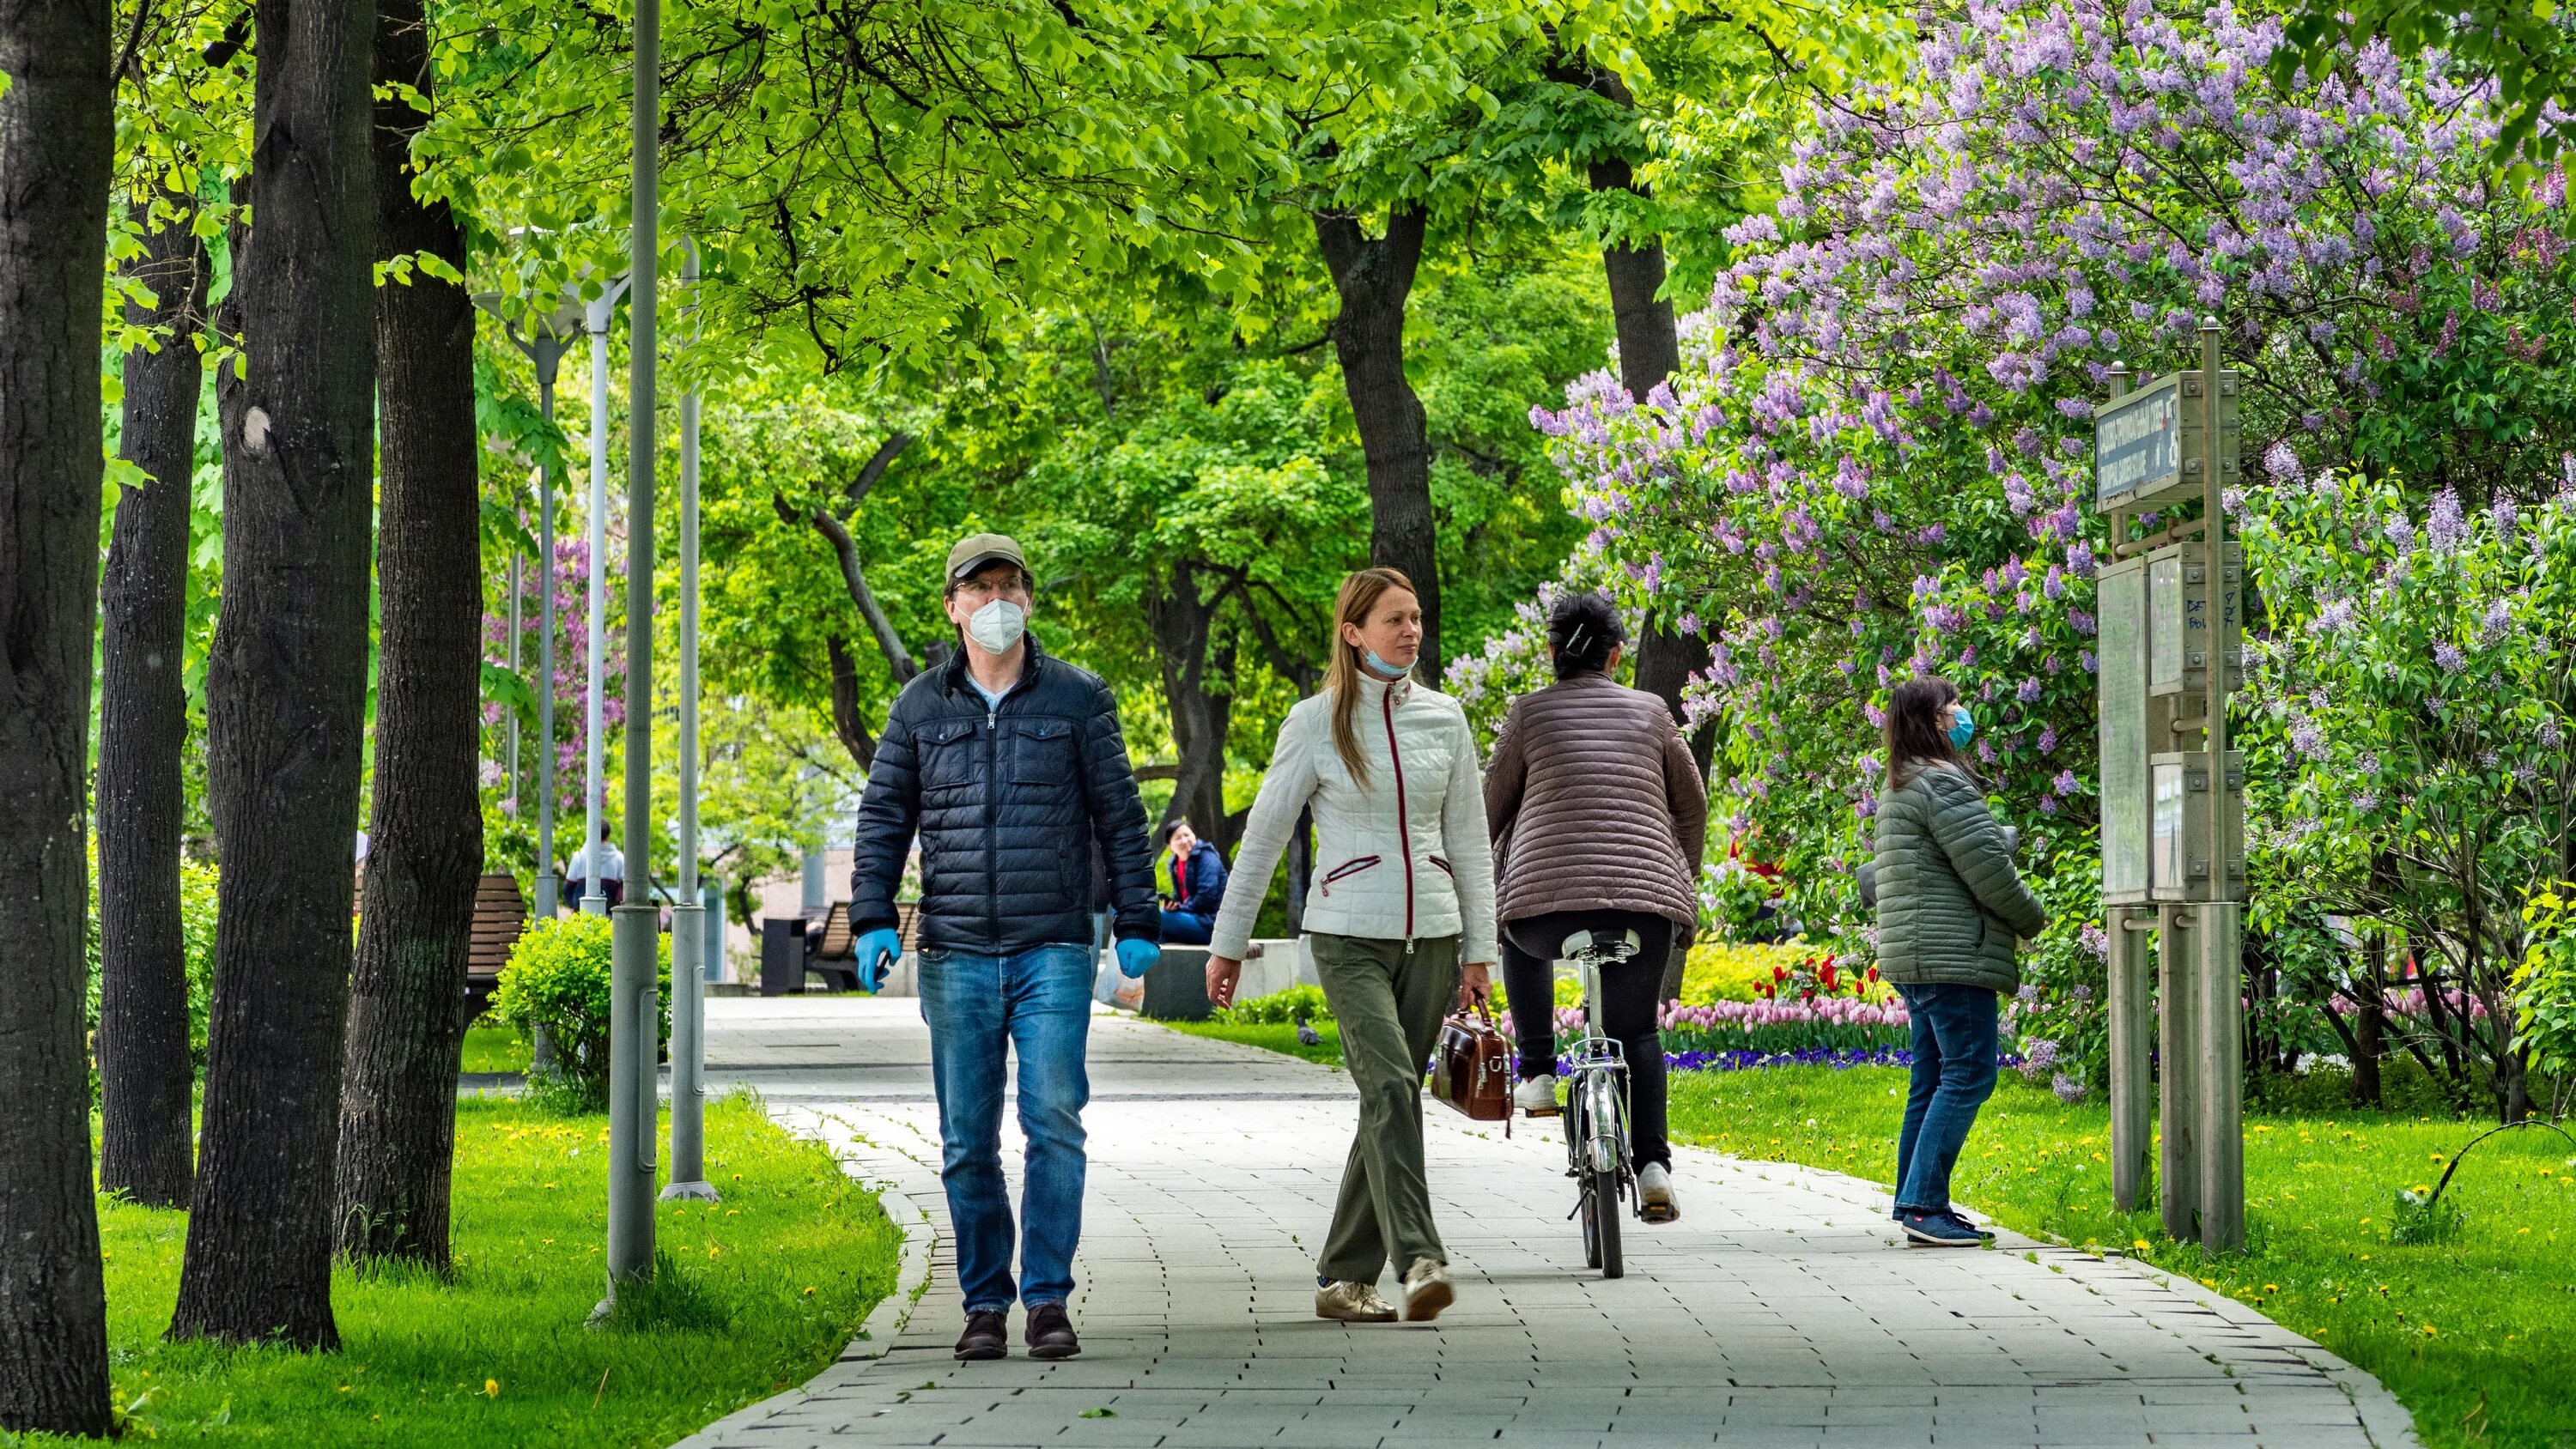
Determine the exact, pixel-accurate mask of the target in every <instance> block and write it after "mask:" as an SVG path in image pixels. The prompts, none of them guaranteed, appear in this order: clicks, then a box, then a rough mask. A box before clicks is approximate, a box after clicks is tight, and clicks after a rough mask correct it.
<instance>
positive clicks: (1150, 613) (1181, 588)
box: [1145, 563, 1237, 855]
mask: <svg viewBox="0 0 2576 1449" xmlns="http://www.w3.org/2000/svg"><path fill="white" fill-rule="evenodd" d="M1223 597H1224V595H1223V592H1222V591H1218V592H1216V593H1212V594H1207V595H1205V596H1202V591H1201V589H1200V587H1199V570H1198V569H1197V568H1196V567H1195V566H1193V565H1190V564H1186V563H1184V564H1181V565H1179V566H1178V567H1176V568H1175V569H1173V571H1172V578H1171V583H1170V585H1169V586H1168V587H1167V588H1161V589H1156V590H1154V591H1152V592H1151V593H1150V594H1149V595H1148V596H1147V598H1146V600H1145V622H1146V624H1147V626H1148V627H1149V628H1150V629H1151V630H1152V632H1153V637H1154V656H1155V661H1156V662H1157V663H1158V664H1159V665H1160V666H1161V668H1162V674H1163V698H1164V700H1165V702H1166V703H1167V704H1168V705H1169V706H1170V708H1171V711H1172V745H1173V749H1174V750H1175V752H1176V753H1177V754H1178V755H1179V756H1180V772H1179V774H1178V775H1177V776H1176V777H1175V778H1174V780H1173V783H1172V802H1171V804H1170V805H1169V806H1168V807H1166V808H1165V810H1164V811H1163V819H1164V820H1165V821H1166V822H1167V823H1168V822H1169V821H1172V820H1175V819H1181V818H1187V819H1188V820H1189V821H1190V823H1191V824H1192V825H1193V826H1195V827H1196V828H1197V830H1198V833H1199V834H1200V835H1201V836H1202V837H1203V838H1205V839H1206V840H1207V841H1208V842H1209V843H1210V844H1212V845H1214V846H1215V847H1216V848H1217V849H1218V850H1219V851H1222V852H1224V853H1226V854H1229V855H1231V854H1232V853H1233V852H1234V841H1235V836H1236V834H1237V832H1236V830H1235V827H1234V824H1233V821H1232V820H1231V819H1230V818H1229V817H1228V816H1227V814H1226V812H1225V737H1226V730H1227V727H1228V726H1229V724H1230V723H1231V721H1232V718H1233V713H1234V700H1233V697H1232V696H1231V695H1226V694H1216V693H1212V692H1211V691H1210V690H1209V688H1208V683H1209V680H1210V679H1211V678H1212V677H1213V678H1216V679H1224V680H1230V679H1232V677H1233V675H1234V658H1233V655H1234V651H1233V648H1232V646H1231V645H1219V646H1216V648H1217V652H1218V653H1220V654H1221V655H1222V658H1221V659H1220V660H1219V661H1217V667H1216V669H1215V670H1214V671H1213V673H1211V671H1210V669H1209V664H1210V660H1209V654H1210V651H1211V646H1212V644H1214V642H1215V641H1213V640H1212V639H1211V637H1210V633H1211V627H1212V626H1213V625H1214V623H1215V621H1216V611H1217V605H1218V603H1219V602H1220V601H1221V600H1222V598H1223Z"/></svg>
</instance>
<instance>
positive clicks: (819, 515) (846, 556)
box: [769, 431, 948, 773]
mask: <svg viewBox="0 0 2576 1449" xmlns="http://www.w3.org/2000/svg"><path fill="white" fill-rule="evenodd" d="M910 446H912V435H911V434H910V433H906V432H900V431H898V432H894V433H889V434H887V435H886V440H885V441H884V442H882V443H879V444H878V445H877V450H876V452H875V453H873V454H871V455H870V456H869V458H868V461H867V463H866V464H865V465H864V466H862V467H861V468H860V469H859V471H858V473H857V474H856V475H855V476H853V477H852V478H851V479H850V481H849V484H848V486H847V487H845V488H844V489H843V490H842V498H841V507H840V509H839V511H838V512H834V511H833V510H831V509H826V508H815V509H809V510H807V511H806V512H804V513H802V514H800V513H798V512H797V510H796V508H795V506H794V505H792V504H790V503H789V502H788V501H787V495H786V494H784V493H772V494H770V495H769V506H770V509H771V510H772V511H773V512H775V513H776V514H777V515H778V518H779V521H780V522H782V523H787V524H795V523H800V522H801V523H806V524H809V525H811V526H812V527H813V529H814V531H815V532H816V533H819V534H821V535H823V541H824V542H825V543H828V544H830V545H831V546H832V557H833V560H834V561H835V562H837V563H838V564H839V565H840V568H841V587H842V588H843V589H844V590H845V591H847V592H848V594H849V596H850V603H851V605H852V607H854V608H856V609H857V610H858V611H859V618H860V620H861V622H863V623H865V624H866V625H867V626H868V634H869V637H871V638H873V639H874V640H875V641H876V646H877V653H878V654H879V655H881V656H883V657H884V659H885V663H886V672H887V673H888V674H891V675H893V676H894V682H895V687H896V688H898V689H900V688H902V687H903V686H904V685H906V684H909V683H911V682H912V680H913V677H914V676H915V675H917V674H919V673H921V671H922V670H924V669H937V668H939V667H941V666H942V665H944V664H946V663H947V662H948V649H947V647H946V646H945V645H942V644H937V643H933V644H932V645H931V646H930V647H929V648H927V649H925V650H923V651H922V657H921V658H920V659H918V660H916V659H914V658H913V656H912V651H911V650H909V649H907V648H905V647H904V643H903V634H902V632H901V631H900V630H898V629H896V628H895V626H894V619H893V618H892V616H890V615H888V614H887V613H886V611H885V607H884V606H883V605H881V604H879V603H878V602H877V596H876V591H875V590H873V589H870V588H869V587H868V575H867V570H866V569H865V568H864V567H862V566H861V565H860V563H859V544H858V540H857V539H855V538H852V537H851V536H850V529H849V520H850V518H851V516H852V515H854V514H856V513H857V512H858V511H859V505H860V504H862V503H864V502H866V501H867V497H868V493H869V491H870V490H871V489H873V488H875V487H876V486H877V480H878V479H880V478H882V477H884V476H885V471H886V469H887V468H888V467H890V466H892V464H893V463H894V460H895V458H896V456H897V455H899V454H900V453H902V452H903V450H904V449H906V448H908V447H910ZM823 649H824V654H825V662H826V663H827V664H828V665H829V666H830V668H831V673H832V733H833V735H834V736H835V737H836V738H838V739H839V740H840V742H841V748H842V749H845V750H847V751H849V753H850V758H851V760H852V761H854V762H856V763H857V765H858V767H859V769H860V771H861V772H862V773H865V772H866V771H867V770H868V769H870V768H871V767H873V766H874V765H875V764H876V758H877V737H876V735H875V734H874V733H873V732H871V731H870V730H869V729H868V722H867V720H866V719H865V718H863V717H862V716H861V715H860V712H859V661H858V657H857V656H856V655H855V654H853V653H851V651H850V640H849V636H847V635H845V634H833V635H830V636H829V637H827V638H825V639H824V641H823Z"/></svg>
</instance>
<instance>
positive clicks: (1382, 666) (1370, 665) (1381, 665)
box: [1360, 649, 1410, 680]
mask: <svg viewBox="0 0 2576 1449" xmlns="http://www.w3.org/2000/svg"><path fill="white" fill-rule="evenodd" d="M1360 664H1361V665H1362V666H1363V667H1365V668H1366V669H1367V670H1368V672H1369V673H1371V674H1374V675H1376V676H1377V677H1378V678H1380V679H1386V680H1395V679H1402V678H1403V677H1404V676H1405V675H1406V674H1407V673H1408V672H1410V671H1409V667H1407V666H1400V665H1394V664H1389V663H1387V662H1386V661H1385V660H1383V659H1380V658H1378V657H1377V651H1376V650H1374V649H1362V650H1361V651H1360Z"/></svg>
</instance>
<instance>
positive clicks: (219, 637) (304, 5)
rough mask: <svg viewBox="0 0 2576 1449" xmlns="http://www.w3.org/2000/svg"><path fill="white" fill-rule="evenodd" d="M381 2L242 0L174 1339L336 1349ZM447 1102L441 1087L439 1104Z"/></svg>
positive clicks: (372, 380) (370, 445)
mask: <svg viewBox="0 0 2576 1449" xmlns="http://www.w3.org/2000/svg"><path fill="white" fill-rule="evenodd" d="M375 15H376V7H375V5H374V3H373V0H331V3H323V0H258V7H257V11H256V16H257V20H256V24H257V29H258V34H259V73H258V78H257V81H256V84H255V86H254V90H253V101H252V121H253V132H254V135H255V136H256V138H257V139H256V141H255V143H254V145H253V147H252V151H251V174H250V180H249V184H248V186H247V187H246V191H247V193H248V196H249V199H250V202H251V214H252V216H253V218H254V225H253V226H252V227H251V230H250V233H249V237H248V239H247V243H246V245H245V247H244V249H243V251H242V253H240V265H239V270H238V271H237V272H236V274H235V280H234V299H235V301H236V302H237V304H238V306H239V309H240V317H241V327H242V343H243V346H244V349H245V352H246V354H247V357H248V361H249V376H248V377H247V378H246V379H245V380H243V381H242V383H241V384H240V385H239V387H238V389H237V393H238V398H239V401H238V404H237V405H236V406H234V407H228V408H227V409H225V431H224V598H223V611H222V613H221V614H220V615H219V616H218V618H217V620H216V626H215V642H214V649H213V654H212V657H211V658H210V659H209V660H208V666H207V683H206V715H207V719H206V724H207V752H206V753H207V761H206V773H207V796H208V800H209V803H210V806H211V812H212V814H213V817H214V827H215V851H216V858H217V860H218V861H219V862H220V864H221V866H222V870H223V875H222V881H221V884H220V886H219V887H218V889H217V895H216V908H217V917H216V929H215V938H216V939H215V993H214V1019H213V1024H212V1028H211V1039H210V1041H209V1042H208V1048H207V1062H206V1088H205V1111H204V1128H203V1134H202V1140H201V1152H200V1155H199V1161H198V1178H197V1196H196V1206H195V1208H194V1209H193V1210H192V1211H191V1213H190V1214H189V1218H188V1247H187V1256H186V1260H185V1263H184V1265H183V1267H182V1269H181V1272H180V1277H179V1301H178V1308H177V1311H176V1313H175V1314H174V1315H173V1318H172V1321H171V1325H170V1333H171V1336H172V1337H174V1338H180V1339H189V1338H213V1339H222V1340H227V1341H234V1342H254V1341H261V1342H265V1341H274V1342H279V1343H283V1344H286V1345H290V1346H294V1347H300V1348H335V1347H337V1346H338V1343H339V1329H338V1327H337V1325H336V1324H335V1323H334V1321H333V1319H332V1315H331V1249H332V1234H331V1218H332V1184H333V1180H334V1175H335V1174H334V1161H335V1159H336V1158H337V1156H338V1133H339V1118H340V1072H341V1049H342V1043H343V1041H344V1039H345V1032H344V1027H345V1021H344V1018H345V1015H346V1012H347V1009H348V994H349V968H350V950H349V944H350V943H349V915H350V909H349V908H350V898H351V877H352V874H353V872H352V870H351V869H350V866H349V864H348V862H349V861H350V859H351V857H350V855H349V853H348V852H349V851H350V848H351V842H353V841H354V839H355V836H356V832H357V824H358V770H359V747H360V738H359V736H360V726H361V721H362V718H363V710H364V705H365V699H366V665H367V564H368V558H367V553H368V543H369V538H368V522H369V508H370V504H371V503H372V502H373V499H372V496H371V495H372V492H373V490H372V486H371V484H372V481H373V471H374V470H373V463H374V456H375V454H374V443H375V437H374V428H373V426H372V424H373V421H374V402H375V385H376V356H375V351H376V340H375V294H374V292H375V289H374V286H373V280H372V276H371V269H372V267H373V264H374V261H375V255H376V249H375V233H376V213H375V184H374V176H373V166H374V158H373V155H372V154H371V152H370V150H369V147H368V130H369V122H370V119H371V114H372V113H371V105H370V99H369V89H368V82H369V78H370V73H371V70H372V66H371V61H372V58H373V53H374V41H375V29H376V26H375ZM442 1085H444V1084H442Z"/></svg>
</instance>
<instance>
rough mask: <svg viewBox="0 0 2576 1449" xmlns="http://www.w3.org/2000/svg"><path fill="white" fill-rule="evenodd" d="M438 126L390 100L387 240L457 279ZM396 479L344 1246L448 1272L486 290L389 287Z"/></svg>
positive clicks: (350, 1073) (419, 70) (402, 28)
mask: <svg viewBox="0 0 2576 1449" xmlns="http://www.w3.org/2000/svg"><path fill="white" fill-rule="evenodd" d="M376 79H377V82H378V83H379V84H381V85H396V86H401V85H407V86H410V87H411V88H413V89H415V90H416V91H417V92H418V93H419V94H420V96H421V97H422V98H423V99H424V100H426V99H427V98H428V96H429V94H430V85H431V76H430V70H429V25H428V19H427V16H426V14H425V13H424V7H423V3H422V0H379V5H378V9H377V14H376ZM427 119H428V118H427V117H426V116H425V115H424V114H422V112H420V111H418V110H415V109H413V107H412V104H411V102H410V101H409V100H407V99H404V98H402V97H401V96H400V95H399V93H397V94H396V95H394V96H391V97H387V98H383V99H379V100H378V101H377V102H376V129H375V149H376V219H377V225H378V228H379V231H378V233H377V239H376V250H377V252H378V254H379V255H383V256H400V255H405V254H410V253H419V252H425V253H428V254H429V255H431V256H435V257H438V258H440V259H442V260H444V261H445V262H447V264H448V265H450V266H452V267H454V268H456V269H457V270H458V271H459V272H462V271H463V270H464V269H465V234H464V230H463V229H462V228H461V227H459V226H458V225H457V223H456V218H455V216H454V215H453V213H451V212H450V211H449V209H448V206H447V203H445V202H443V201H439V202H424V201H422V200H420V199H419V198H418V197H416V196H414V195H413V194H412V185H411V182H412V168H411V137H412V136H413V135H414V134H415V133H416V132H418V131H419V129H420V128H421V126H422V124H423V123H424V122H425V121H426V120H427ZM376 350H377V357H378V367H379V372H378V383H377V388H378V396H379V398H380V402H379V404H378V406H379V408H380V410H381V418H382V420H381V423H380V425H379V426H380V428H381V430H382V434H383V444H382V446H383V456H384V482H383V496H382V501H381V505H380V506H381V507H382V508H383V510H384V519H383V526H382V528H381V529H380V537H381V540H382V541H381V543H380V544H379V545H378V558H377V564H376V569H377V596H378V604H377V611H378V618H379V620H380V621H381V622H380V624H379V629H380V631H381V637H380V641H379V643H378V646H377V656H376V658H377V664H376V668H377V673H376V770H375V801H374V809H373V812H372V816H371V819H370V821H369V826H368V831H367V874H366V883H365V897H364V900H365V906H364V909H362V910H361V911H360V912H359V915H358V921H359V925H358V968H357V973H356V975H355V976H354V977H353V978H352V979H351V981H350V997H349V1055H348V1068H347V1072H346V1075H345V1076H344V1077H343V1079H342V1082H341V1100H340V1161H339V1195H338V1202H337V1212H338V1227H339V1243H340V1251H341V1253H342V1254H344V1255H345V1256H347V1257H349V1258H350V1259H352V1260H353V1261H358V1262H366V1261H370V1260H374V1259H383V1258H394V1259H403V1260H407V1261H410V1262H415V1263H419V1264H422V1265H424V1266H426V1267H428V1268H431V1269H433V1270H435V1271H438V1272H442V1273H443V1272H445V1271H446V1269H447V1261H448V1259H447V1228H448V1202H447V1188H448V1178H449V1175H450V1169H451V1167H452V1165H453V1163H454V1161H455V1156H456V1073H457V1069H458V1067H459V1065H460V1064H461V1059H462V1057H463V1054H464V1048H465V1017H464V1005H465V964H466V956H467V954H468V951H469V948H470V947H471V945H472V937H473V927H474V888H475V885H476V880H477V877H478V876H480V875H481V874H482V870H483V812H482V807H481V802H480V801H479V800H478V799H477V798H476V792H477V788H478V787H477V783H476V780H475V763H476V760H475V756H476V746H477V744H478V743H479V737H480V727H481V720H480V718H479V708H478V704H479V698H478V696H479V689H478V682H479V676H480V673H481V669H482V660H483V650H482V629H481V625H482V613H483V610H482V588H483V550H482V539H481V528H480V524H479V520H478V516H477V515H478V511H479V503H480V492H481V489H480V480H479V478H478V477H477V473H476V463H477V459H478V457H479V455H480V453H481V449H479V448H478V447H476V446H475V428H474V301H473V298H471V297H469V296H467V295H466V293H465V289H464V288H462V287H459V286H456V285H455V284H454V283H451V282H445V281H441V280H439V279H438V278H436V277H433V276H431V275H429V274H428V273H427V272H424V271H418V270H415V271H414V272H413V274H412V280H411V284H410V285H409V286H404V285H400V284H398V283H392V282H388V283H387V284H386V285H384V286H382V287H380V288H378V289H377V291H376Z"/></svg>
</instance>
